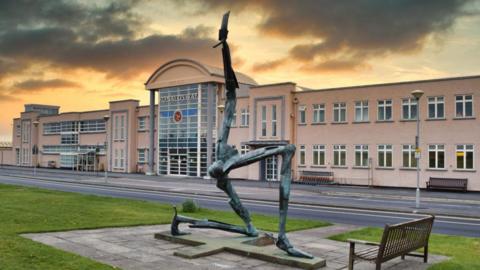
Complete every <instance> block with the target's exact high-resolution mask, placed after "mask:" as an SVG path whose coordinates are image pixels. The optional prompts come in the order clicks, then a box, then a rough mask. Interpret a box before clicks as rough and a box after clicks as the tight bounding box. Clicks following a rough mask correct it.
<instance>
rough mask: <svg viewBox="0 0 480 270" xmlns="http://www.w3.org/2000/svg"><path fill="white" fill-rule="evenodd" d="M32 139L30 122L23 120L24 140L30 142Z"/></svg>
mask: <svg viewBox="0 0 480 270" xmlns="http://www.w3.org/2000/svg"><path fill="white" fill-rule="evenodd" d="M29 141H30V122H28V121H24V122H22V142H24V143H28V142H29Z"/></svg>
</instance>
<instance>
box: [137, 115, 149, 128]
mask: <svg viewBox="0 0 480 270" xmlns="http://www.w3.org/2000/svg"><path fill="white" fill-rule="evenodd" d="M138 130H139V131H145V130H147V117H145V116H142V117H138Z"/></svg>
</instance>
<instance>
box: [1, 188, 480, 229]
mask: <svg viewBox="0 0 480 270" xmlns="http://www.w3.org/2000/svg"><path fill="white" fill-rule="evenodd" d="M7 181H10V182H15V181H16V180H10V179H7ZM17 181H23V182H27V183H28V182H30V183H31V182H32V180H17ZM38 181H42V182H46V183H47V184H49V185H53V186H55V185H56V186H63V187H69V186H71V187H80V188H87V187H88V188H91V189H97V190H101V191H112V189H114V190H116V191H119V192H123V193H130V194H153V195H155V194H159V195H163V196H164V197H169V198H179V196H178V195H186V196H189V197H193V198H197V199H200V200H203V201H210V202H224V200H225V199H227V197H225V198H219V197H216V196H209V195H199V194H183V193H180V194H178V193H176V194H178V195H177V196H175V195H172V193H168V192H163V191H135V190H130V189H128V188H121V187H108V188H106V187H99V186H96V185H91V184H78V183H70V182H65V183H58V182H53V181H48V180H38ZM33 184H35V183H33ZM215 198H216V199H215ZM242 201H243V203H244V204H245V205H251V206H259V204H260V205H261V206H264V207H270V208H277V207H278V205H277V203H275V202H266V201H259V200H253V199H243V200H242ZM295 205H302V204H290V207H289V208H290V209H296V210H302V211H312V212H324V213H333V214H349V215H356V216H370V217H380V218H391V219H404V220H408V219H409V218H408V217H400V216H390V215H385V214H370V213H389V214H396V215H399V214H400V215H404V216H413V217H417V218H418V217H422V216H425V215H424V214H413V213H403V212H391V211H376V210H366V209H351V208H339V207H330V206H316V205H302V207H298V206H295ZM314 208H319V209H314ZM322 208H323V209H322ZM328 209H332V210H328ZM333 210H337V211H333ZM354 212H367V213H354ZM439 219H457V220H471V221H478V222H480V219H477V218H461V217H448V216H436V223H448V224H457V225H469V226H480V223H479V224H476V223H467V222H454V221H445V220H439Z"/></svg>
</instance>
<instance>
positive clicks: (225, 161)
mask: <svg viewBox="0 0 480 270" xmlns="http://www.w3.org/2000/svg"><path fill="white" fill-rule="evenodd" d="M229 14H230V12H227V13H226V14H225V15H224V16H223V20H222V26H221V28H220V30H219V41H220V42H219V43H218V44H216V45H215V46H214V48H215V47H217V46H219V45H222V56H223V70H224V76H225V90H226V102H225V110H224V118H223V122H222V129H221V132H220V136H219V138H218V140H217V144H216V157H217V159H216V161H215V162H214V163H213V164H212V165H211V166H210V167H209V169H208V173H209V175H210V176H211V177H213V178H215V179H216V180H217V187H218V188H220V189H221V190H223V191H224V192H225V193H226V194H227V195H228V197H229V198H230V200H229V204H230V206H231V207H232V209H233V210H234V211H235V213H236V214H237V215H238V216H239V217H240V218H241V219H242V220H243V222H244V223H245V225H246V228H244V227H241V226H235V225H231V224H226V223H222V222H218V221H214V220H207V219H205V220H198V219H193V218H189V217H185V216H179V215H177V213H176V210H175V216H174V219H173V222H172V229H171V233H172V234H173V235H181V234H184V233H182V232H180V231H179V230H178V224H179V223H182V222H186V223H190V224H192V225H190V227H195V228H216V229H221V230H226V231H231V232H237V233H243V234H245V235H248V236H258V232H257V229H256V228H255V226H254V225H253V224H252V220H251V218H250V214H249V212H248V210H247V209H246V208H245V207H244V206H243V205H242V203H241V201H240V198H239V197H238V195H237V193H236V192H235V189H234V188H233V186H232V184H231V182H230V179H229V178H228V174H229V172H230V171H231V170H233V169H236V168H240V167H243V166H247V165H250V164H252V163H254V162H257V161H260V160H263V159H266V158H268V157H271V156H276V155H281V157H282V165H281V172H280V177H281V179H280V180H281V183H280V199H279V208H280V221H279V233H278V238H277V239H276V241H275V242H276V246H277V247H278V248H280V249H282V250H284V251H286V252H287V253H288V254H289V255H291V256H295V257H303V258H313V256H312V255H310V254H308V253H306V252H303V251H301V250H299V249H296V248H295V247H294V246H293V245H292V244H291V243H290V242H289V240H288V238H287V235H286V231H285V226H286V222H287V210H288V201H289V197H290V184H291V180H292V175H291V160H292V157H293V155H294V154H295V146H294V145H293V144H288V145H284V146H271V147H264V148H259V149H255V150H252V151H250V152H248V153H246V154H244V155H240V154H239V153H238V151H237V150H236V149H235V148H234V147H233V146H231V145H229V144H228V136H229V133H230V126H231V122H232V119H233V114H234V112H235V106H236V101H237V100H236V93H235V91H236V89H237V88H239V85H238V82H237V78H236V76H235V72H234V71H233V68H232V63H231V57H230V49H229V46H228V43H227V36H228V29H227V26H228V18H229Z"/></svg>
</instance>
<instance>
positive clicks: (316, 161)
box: [313, 144, 325, 166]
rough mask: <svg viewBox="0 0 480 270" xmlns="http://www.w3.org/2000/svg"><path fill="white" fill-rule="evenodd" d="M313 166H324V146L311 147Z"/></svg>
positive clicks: (315, 145)
mask: <svg viewBox="0 0 480 270" xmlns="http://www.w3.org/2000/svg"><path fill="white" fill-rule="evenodd" d="M313 165H315V166H325V145H320V144H314V145H313Z"/></svg>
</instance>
